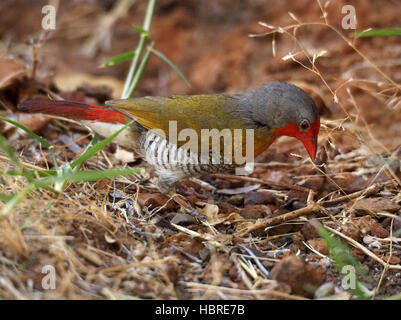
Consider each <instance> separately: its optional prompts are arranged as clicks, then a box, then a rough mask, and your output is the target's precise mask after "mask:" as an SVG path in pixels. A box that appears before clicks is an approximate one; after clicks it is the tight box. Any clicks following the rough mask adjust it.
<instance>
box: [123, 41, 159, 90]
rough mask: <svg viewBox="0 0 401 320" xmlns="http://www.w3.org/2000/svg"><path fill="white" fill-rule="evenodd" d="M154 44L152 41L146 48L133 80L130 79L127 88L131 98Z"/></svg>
mask: <svg viewBox="0 0 401 320" xmlns="http://www.w3.org/2000/svg"><path fill="white" fill-rule="evenodd" d="M154 44H155V42H154V41H152V43H151V44H150V45H149V46H148V48H147V49H146V52H145V54H144V55H143V57H142V61H141V64H140V65H139V67H138V70H137V71H136V72H135V75H134V78H133V79H132V82H131V86H130V87H129V88H128V96H129V97H130V96H132V93H133V92H134V90H135V89H136V86H137V85H138V83H139V79H140V78H141V76H142V73H143V71H144V70H145V66H146V64H147V63H148V60H149V56H150V52H151V51H152V48H153V46H154Z"/></svg>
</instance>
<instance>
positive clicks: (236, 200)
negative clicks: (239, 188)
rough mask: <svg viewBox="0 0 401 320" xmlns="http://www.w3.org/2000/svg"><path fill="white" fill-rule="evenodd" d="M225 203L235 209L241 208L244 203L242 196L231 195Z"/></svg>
mask: <svg viewBox="0 0 401 320" xmlns="http://www.w3.org/2000/svg"><path fill="white" fill-rule="evenodd" d="M227 202H228V203H230V204H232V205H234V206H237V207H238V206H242V205H243V203H244V196H243V195H242V194H236V195H233V196H231V197H230V198H228V200H227Z"/></svg>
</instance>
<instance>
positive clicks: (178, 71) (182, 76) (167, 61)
mask: <svg viewBox="0 0 401 320" xmlns="http://www.w3.org/2000/svg"><path fill="white" fill-rule="evenodd" d="M151 51H152V53H154V54H155V55H157V56H158V57H159V58H160V59H162V60H163V61H164V62H165V63H167V64H168V65H169V66H170V67H171V68H172V69H173V70H174V71H175V72H176V73H177V74H178V75H179V76H180V77H181V79H182V80H184V82H185V83H186V85H187V86H188V87H190V86H191V85H190V84H189V81H188V80H187V78H186V77H185V76H184V74H183V73H182V72H181V70H180V69H179V68H178V67H177V66H176V65H175V64H174V63H173V62H172V61H171V60H170V59H169V58H167V57H166V56H165V55H164V54H163V53H161V52H160V51H158V50H156V49H153V48H152V49H151Z"/></svg>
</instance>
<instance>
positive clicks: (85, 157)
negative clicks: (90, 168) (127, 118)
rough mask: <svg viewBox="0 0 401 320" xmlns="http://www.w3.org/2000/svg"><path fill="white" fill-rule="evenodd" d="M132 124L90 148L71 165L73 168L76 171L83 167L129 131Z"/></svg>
mask: <svg viewBox="0 0 401 320" xmlns="http://www.w3.org/2000/svg"><path fill="white" fill-rule="evenodd" d="M131 124H132V122H130V123H127V124H126V125H125V126H124V127H122V128H120V129H119V130H117V131H116V132H115V133H113V134H112V135H111V136H109V137H107V138H106V139H104V140H102V141H100V142H98V143H96V144H95V145H93V146H92V147H90V148H87V149H86V150H85V151H84V152H83V153H82V154H81V155H80V156H79V157H78V159H76V160H74V161H73V162H72V163H71V165H70V166H71V168H72V169H74V168H76V167H79V166H81V165H82V164H83V163H84V162H85V161H86V160H88V159H89V158H91V157H93V156H94V155H95V154H96V153H98V152H99V151H100V150H102V149H103V148H104V147H106V146H107V145H108V144H109V143H110V142H111V141H112V140H113V139H114V138H115V137H117V136H118V135H119V134H120V133H121V132H122V131H124V130H125V129H127V128H128V127H129V126H130V125H131Z"/></svg>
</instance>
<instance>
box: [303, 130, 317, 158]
mask: <svg viewBox="0 0 401 320" xmlns="http://www.w3.org/2000/svg"><path fill="white" fill-rule="evenodd" d="M300 140H301V141H302V143H303V144H304V146H305V149H306V151H308V154H309V157H310V158H311V159H312V161H315V158H316V151H317V135H316V136H313V137H312V138H301V139H300Z"/></svg>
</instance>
